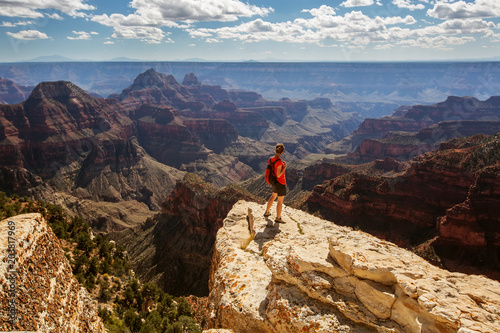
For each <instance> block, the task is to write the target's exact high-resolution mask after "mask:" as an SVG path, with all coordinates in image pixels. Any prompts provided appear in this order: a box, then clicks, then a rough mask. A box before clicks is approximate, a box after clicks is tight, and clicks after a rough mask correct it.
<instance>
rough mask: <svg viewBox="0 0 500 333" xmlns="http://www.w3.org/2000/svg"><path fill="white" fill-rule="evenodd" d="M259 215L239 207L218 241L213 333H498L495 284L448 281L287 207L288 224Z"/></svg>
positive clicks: (499, 304) (499, 287)
mask: <svg viewBox="0 0 500 333" xmlns="http://www.w3.org/2000/svg"><path fill="white" fill-rule="evenodd" d="M264 209H265V207H264V206H263V205H260V204H257V203H252V202H246V201H239V202H238V203H237V204H235V205H234V207H233V209H232V210H231V211H230V212H229V214H228V216H227V217H226V219H225V220H224V225H223V227H222V228H221V229H220V230H219V232H218V234H217V240H216V243H215V247H214V255H213V259H212V268H211V274H210V301H211V305H212V315H213V318H212V326H213V327H216V328H227V329H231V330H233V331H234V332H408V333H410V332H411V333H413V332H415V333H417V332H450V333H451V332H461V333H466V332H468V333H472V332H474V333H480V332H499V327H500V283H498V282H497V281H493V280H489V279H487V278H485V277H482V276H475V275H465V274H459V273H450V272H448V271H446V270H443V269H440V268H437V267H435V266H432V265H431V264H429V263H428V262H426V261H425V260H423V259H421V258H420V257H418V256H416V255H415V254H413V253H411V252H409V251H406V250H404V249H401V248H399V247H397V246H396V245H394V244H392V243H389V242H386V241H383V240H380V239H378V238H375V237H373V236H370V235H368V234H366V233H363V232H361V231H353V230H352V229H350V228H346V227H340V226H337V225H335V224H333V223H331V222H328V221H325V220H322V219H319V218H317V217H313V216H311V215H308V214H307V213H304V212H302V211H298V210H294V209H291V208H290V207H285V209H284V213H283V219H284V220H285V222H286V223H285V224H276V223H273V222H272V219H266V218H264V217H263V216H262V215H263V213H264ZM249 224H250V226H249ZM251 226H253V227H251ZM252 229H253V230H254V232H255V234H254V237H251V235H250V232H249V230H252Z"/></svg>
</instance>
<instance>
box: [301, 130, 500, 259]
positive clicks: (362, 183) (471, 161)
mask: <svg viewBox="0 0 500 333" xmlns="http://www.w3.org/2000/svg"><path fill="white" fill-rule="evenodd" d="M498 137H499V134H497V135H492V136H490V137H487V136H484V135H477V136H474V137H470V138H463V139H454V140H452V141H448V142H446V143H445V144H443V145H442V148H441V149H440V150H438V151H435V152H432V153H428V154H426V155H422V156H419V157H417V158H415V159H414V160H413V161H412V162H411V164H410V167H409V168H408V169H407V170H406V171H404V172H402V173H400V174H397V175H396V176H392V177H391V176H384V177H379V176H369V175H366V174H363V173H359V172H351V173H348V174H345V175H342V176H339V177H337V178H334V179H331V180H329V181H327V182H325V183H323V184H322V185H318V186H316V187H315V188H314V189H313V191H312V193H311V195H310V197H309V198H308V199H307V201H306V203H305V205H304V208H306V209H307V210H308V211H310V212H319V213H321V214H322V215H323V216H325V217H328V218H329V219H331V220H333V221H335V222H336V223H340V224H344V225H350V226H359V227H361V228H362V229H364V230H367V231H370V232H372V233H374V234H376V235H378V236H381V237H383V238H387V239H390V240H391V241H394V242H396V243H398V244H400V245H404V246H413V245H416V244H419V243H421V242H423V241H424V240H426V239H429V238H430V237H429V235H431V236H433V235H438V236H439V238H438V241H437V242H438V244H455V245H456V244H459V246H460V247H467V246H474V247H475V248H476V249H477V248H478V247H479V248H480V247H483V248H484V247H488V248H491V247H493V248H495V250H491V249H490V250H488V251H489V253H490V255H491V253H496V251H497V250H496V249H497V248H498V245H500V244H499V242H498V239H499V238H500V227H499V226H500V214H499V213H498V209H497V205H498V203H499V195H498V188H499V185H500V183H499V180H500V177H499V176H498V174H499V170H500V168H499V167H498V163H499V162H500V155H499V154H498V151H500V146H499V144H498V142H499V141H498V140H499V139H498ZM358 170H361V169H358ZM444 216H445V217H444ZM438 218H440V222H439V223H438V228H436V221H437V219H438ZM488 237H489V239H490V240H489V241H488ZM449 254H450V253H448V255H449ZM495 256H496V255H495Z"/></svg>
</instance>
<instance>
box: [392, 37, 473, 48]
mask: <svg viewBox="0 0 500 333" xmlns="http://www.w3.org/2000/svg"><path fill="white" fill-rule="evenodd" d="M472 41H474V38H473V37H467V36H462V37H456V36H434V37H420V38H417V39H408V40H402V41H400V42H399V43H398V44H399V45H403V46H407V47H414V48H424V49H442V50H447V51H451V50H452V47H451V46H453V45H463V44H466V43H469V42H472Z"/></svg>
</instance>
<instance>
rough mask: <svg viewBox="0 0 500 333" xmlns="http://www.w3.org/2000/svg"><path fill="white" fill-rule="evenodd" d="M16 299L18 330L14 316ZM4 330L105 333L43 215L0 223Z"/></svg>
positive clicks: (1, 319)
mask: <svg viewBox="0 0 500 333" xmlns="http://www.w3.org/2000/svg"><path fill="white" fill-rule="evenodd" d="M9 221H10V222H11V223H10V224H9ZM9 226H14V228H11V230H10V231H14V232H15V234H14V235H13V236H14V238H15V260H16V262H15V264H14V269H15V271H16V274H17V278H16V280H15V287H14V288H13V289H11V288H10V285H11V283H12V280H11V279H10V275H11V274H10V272H11V269H12V267H11V266H9V260H8V259H9V257H8V251H7V250H8V246H9V238H8V237H9V234H8V232H9ZM11 236H12V234H11ZM11 290H13V292H11ZM13 297H14V298H13ZM13 299H14V300H15V314H16V321H15V322H14V325H12V324H11V321H10V317H9V313H10V311H9V305H10V304H11V301H12V300H13ZM0 331H30V332H31V331H33V332H44V333H48V332H75V333H79V332H105V329H104V324H103V323H102V320H101V318H100V317H99V316H98V314H97V302H96V301H95V300H94V299H93V298H92V297H91V296H90V295H89V293H88V292H87V290H86V289H85V288H84V287H82V286H80V284H79V283H78V281H77V280H76V278H75V277H74V275H73V272H72V270H71V266H70V264H69V262H68V260H67V258H66V257H65V256H64V251H63V250H62V248H61V245H60V243H59V239H57V237H56V236H55V235H54V233H53V232H52V229H51V228H50V227H49V226H48V224H47V222H46V221H45V219H44V218H43V217H42V216H41V215H40V214H24V215H18V216H15V217H9V218H7V219H4V220H2V221H0Z"/></svg>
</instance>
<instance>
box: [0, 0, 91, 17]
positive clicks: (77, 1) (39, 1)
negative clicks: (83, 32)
mask: <svg viewBox="0 0 500 333" xmlns="http://www.w3.org/2000/svg"><path fill="white" fill-rule="evenodd" d="M45 9H52V10H58V11H60V12H63V13H65V14H67V15H69V16H72V17H84V16H86V14H85V13H84V12H83V11H89V10H94V9H95V7H94V6H92V5H88V4H85V3H84V0H64V1H56V0H16V1H12V0H0V16H10V17H29V18H41V17H43V14H42V12H41V11H43V10H45ZM49 17H50V15H49Z"/></svg>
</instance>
